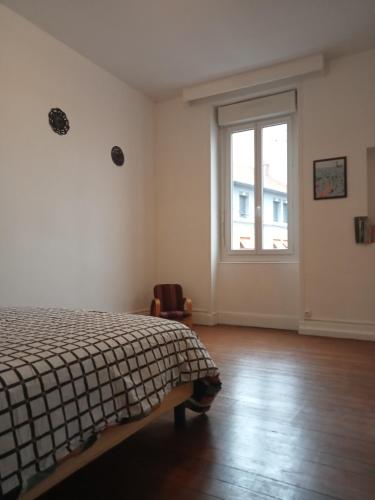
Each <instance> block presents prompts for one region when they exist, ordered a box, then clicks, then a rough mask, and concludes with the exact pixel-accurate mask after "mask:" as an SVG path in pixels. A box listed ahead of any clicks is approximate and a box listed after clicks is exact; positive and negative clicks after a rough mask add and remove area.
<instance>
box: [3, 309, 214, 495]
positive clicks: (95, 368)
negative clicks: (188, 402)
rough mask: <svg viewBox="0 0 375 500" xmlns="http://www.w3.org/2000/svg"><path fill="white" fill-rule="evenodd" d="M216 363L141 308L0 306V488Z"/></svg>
mask: <svg viewBox="0 0 375 500" xmlns="http://www.w3.org/2000/svg"><path fill="white" fill-rule="evenodd" d="M217 373H218V370H217V368H216V366H215V364H214V362H213V361H212V359H211V358H210V356H209V354H208V353H207V351H206V349H205V348H204V346H203V345H202V344H201V342H200V341H199V339H198V338H197V336H196V335H195V333H194V332H192V331H191V330H190V329H189V328H187V327H186V326H185V325H183V324H181V323H176V322H171V321H166V320H161V319H159V318H151V317H147V316H140V315H129V314H122V313H102V312H97V311H66V310H60V309H27V308H26V309H19V308H3V309H0V480H1V482H0V485H1V486H0V495H1V493H2V494H5V493H7V492H9V491H11V490H13V489H14V488H17V487H20V486H22V487H25V486H26V485H27V482H28V480H29V479H30V478H31V477H32V476H35V475H36V474H38V473H40V472H43V471H45V470H47V469H48V468H50V467H51V466H54V465H55V464H56V463H57V462H58V461H59V460H60V459H61V458H63V457H64V456H66V455H68V454H69V453H70V452H71V451H72V450H74V449H77V448H79V447H80V446H82V445H83V444H84V443H86V442H87V441H88V439H89V438H90V437H93V436H94V435H95V434H97V433H98V432H100V431H101V430H103V429H104V428H105V427H107V426H108V425H111V424H116V423H120V422H124V421H126V420H132V419H136V418H142V417H144V416H146V415H147V414H148V413H149V412H150V411H151V408H152V407H153V406H155V405H157V404H158V403H160V402H161V401H162V399H163V397H164V396H165V394H166V393H168V392H169V391H170V390H171V389H172V388H173V387H175V386H177V385H179V384H181V383H185V382H189V381H193V380H197V379H200V378H203V377H206V376H214V375H216V374H217Z"/></svg>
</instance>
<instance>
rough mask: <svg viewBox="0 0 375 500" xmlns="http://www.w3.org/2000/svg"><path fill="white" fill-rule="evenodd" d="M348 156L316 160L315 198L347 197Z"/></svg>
mask: <svg viewBox="0 0 375 500" xmlns="http://www.w3.org/2000/svg"><path fill="white" fill-rule="evenodd" d="M346 196H347V185H346V156H341V157H338V158H326V159H324V160H315V161H314V200H327V199H330V198H346Z"/></svg>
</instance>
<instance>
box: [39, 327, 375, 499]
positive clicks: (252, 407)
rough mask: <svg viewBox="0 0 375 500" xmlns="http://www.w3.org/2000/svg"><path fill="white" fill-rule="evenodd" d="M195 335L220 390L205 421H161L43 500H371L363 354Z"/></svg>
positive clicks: (371, 388) (266, 336)
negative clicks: (178, 424)
mask: <svg viewBox="0 0 375 500" xmlns="http://www.w3.org/2000/svg"><path fill="white" fill-rule="evenodd" d="M196 331H197V332H198V333H199V335H200V337H201V339H202V341H203V342H204V343H205V344H206V346H207V348H208V349H209V351H210V353H211V354H212V356H213V357H214V359H215V360H216V362H217V364H218V365H219V368H220V371H221V376H222V382H223V389H222V391H221V393H220V394H219V396H218V398H217V400H216V401H215V404H214V406H213V408H212V409H211V411H210V412H209V414H208V415H207V417H202V416H196V415H195V414H193V413H191V412H188V422H187V427H186V428H185V429H180V430H175V429H174V427H173V424H172V422H173V419H172V415H168V416H166V417H162V418H161V419H160V420H159V421H157V422H156V423H154V424H152V425H150V426H149V427H147V428H146V429H144V430H142V431H140V432H139V433H138V434H136V435H134V436H133V437H132V438H130V439H129V440H128V441H126V442H125V443H123V444H122V445H120V446H118V447H117V448H115V449H114V450H112V451H110V452H109V453H107V454H106V455H105V456H103V457H102V458H100V459H98V460H97V461H96V462H95V463H93V464H92V465H90V466H88V467H86V468H85V469H83V470H82V471H80V472H78V473H76V474H75V475H74V476H73V477H72V478H70V479H68V480H67V481H65V482H64V483H63V484H61V485H60V486H59V487H57V488H55V489H54V490H51V491H50V493H49V494H47V495H45V496H43V500H47V499H48V500H52V499H54V500H55V499H70V498H71V499H72V500H73V499H78V498H80V499H86V498H87V499H90V498H101V499H103V500H105V499H123V500H133V499H137V500H138V499H146V500H148V499H149V500H151V499H152V500H156V499H158V500H169V499H173V500H198V499H199V500H209V499H214V498H222V499H231V500H232V499H233V500H234V499H254V500H258V499H281V500H291V499H293V500H323V499H328V498H331V499H347V500H349V499H350V500H354V499H355V500H375V343H369V342H361V341H350V340H339V339H325V338H319V337H304V336H299V335H297V334H295V333H287V332H278V331H275V330H262V329H250V328H241V327H224V326H223V327H196Z"/></svg>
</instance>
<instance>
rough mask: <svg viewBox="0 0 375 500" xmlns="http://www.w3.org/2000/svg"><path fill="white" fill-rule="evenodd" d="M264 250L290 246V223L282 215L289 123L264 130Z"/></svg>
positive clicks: (262, 135) (262, 141) (285, 191)
mask: <svg viewBox="0 0 375 500" xmlns="http://www.w3.org/2000/svg"><path fill="white" fill-rule="evenodd" d="M261 158H262V160H261V167H262V205H263V210H262V212H263V220H262V249H263V250H271V249H284V250H285V249H287V248H288V225H287V220H286V221H285V218H283V219H282V218H281V216H280V212H281V205H283V208H284V207H285V204H286V203H287V199H288V126H287V124H286V123H282V124H278V125H270V126H265V127H262V129H261Z"/></svg>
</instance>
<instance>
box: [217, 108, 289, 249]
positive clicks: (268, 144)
mask: <svg viewBox="0 0 375 500" xmlns="http://www.w3.org/2000/svg"><path fill="white" fill-rule="evenodd" d="M290 127H291V119H290V118H289V117H287V118H281V119H278V120H272V121H271V120H268V121H258V122H248V123H247V124H245V125H238V126H230V127H229V126H228V127H226V128H225V129H224V133H223V137H224V139H225V152H226V156H225V158H226V160H225V172H226V174H225V178H226V181H225V184H226V197H227V198H226V200H227V201H226V211H225V212H226V224H225V228H226V229H225V241H226V250H227V252H229V253H231V252H234V253H235V252H236V251H239V252H245V253H246V252H248V253H249V252H250V253H252V254H266V253H288V251H289V253H290V250H291V241H290V227H289V226H290V224H288V201H290V199H291V194H292V193H290V190H289V189H288V178H291V177H290V168H291V162H290V154H289V151H291V150H292V145H291V144H290V142H291V137H292V135H291V131H290ZM289 205H290V203H289Z"/></svg>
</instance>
